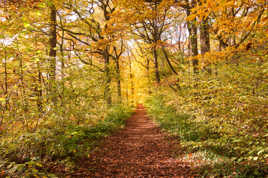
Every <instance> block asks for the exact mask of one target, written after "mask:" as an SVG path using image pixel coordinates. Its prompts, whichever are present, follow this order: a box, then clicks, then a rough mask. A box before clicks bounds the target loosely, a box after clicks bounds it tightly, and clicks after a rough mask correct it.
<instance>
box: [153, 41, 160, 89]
mask: <svg viewBox="0 0 268 178" xmlns="http://www.w3.org/2000/svg"><path fill="white" fill-rule="evenodd" d="M153 55H154V68H155V78H156V82H157V83H158V84H159V83H160V74H159V66H158V55H157V51H156V46H154V47H153Z"/></svg>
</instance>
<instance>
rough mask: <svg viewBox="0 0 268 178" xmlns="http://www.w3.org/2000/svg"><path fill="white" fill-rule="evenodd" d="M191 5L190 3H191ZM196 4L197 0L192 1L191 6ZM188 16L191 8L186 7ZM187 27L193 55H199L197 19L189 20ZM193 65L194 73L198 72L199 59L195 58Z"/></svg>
mask: <svg viewBox="0 0 268 178" xmlns="http://www.w3.org/2000/svg"><path fill="white" fill-rule="evenodd" d="M189 6H190V5H189ZM194 6H195V1H192V4H191V7H194ZM186 14H187V17H188V16H190V15H191V8H190V7H189V8H187V9H186ZM187 27H188V32H189V39H190V43H191V52H192V54H191V55H192V56H197V55H198V44H197V26H196V19H194V20H192V21H191V22H189V21H187ZM193 67H194V73H195V74H197V73H198V60H197V59H193Z"/></svg>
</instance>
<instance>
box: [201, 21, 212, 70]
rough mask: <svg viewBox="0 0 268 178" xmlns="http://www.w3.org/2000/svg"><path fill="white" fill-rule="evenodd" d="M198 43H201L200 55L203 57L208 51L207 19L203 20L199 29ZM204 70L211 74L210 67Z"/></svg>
mask: <svg viewBox="0 0 268 178" xmlns="http://www.w3.org/2000/svg"><path fill="white" fill-rule="evenodd" d="M200 43H201V54H202V56H203V57H204V54H205V53H207V52H209V51H210V35H209V24H208V19H203V20H202V23H201V27H200ZM205 70H206V71H207V72H208V73H209V74H211V73H212V70H211V65H208V66H207V67H205Z"/></svg>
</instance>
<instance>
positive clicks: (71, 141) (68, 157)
mask: <svg viewBox="0 0 268 178" xmlns="http://www.w3.org/2000/svg"><path fill="white" fill-rule="evenodd" d="M130 115H131V109H130V108H128V107H123V106H115V107H112V108H111V109H110V110H109V111H108V114H107V115H106V117H105V118H104V119H101V120H98V122H97V123H96V124H94V125H77V124H74V123H72V122H66V123H65V124H62V125H60V126H59V125H56V124H55V125H54V126H53V127H51V125H53V124H51V123H50V124H49V125H40V127H39V129H38V130H36V131H35V132H21V133H17V134H13V135H8V134H5V135H2V137H0V177H33V176H35V177H57V176H56V175H54V174H52V173H51V170H50V169H51V168H52V167H53V166H55V165H57V164H62V165H63V166H64V167H65V169H68V170H70V171H71V170H72V169H74V168H75V162H76V161H79V159H81V158H83V157H87V156H89V155H90V152H91V151H92V150H93V149H94V147H95V146H96V145H97V144H98V142H99V141H100V140H101V139H102V138H104V137H106V136H108V135H109V134H111V133H112V132H113V131H115V130H116V129H119V128H121V127H123V126H124V123H125V120H126V119H127V118H128V117H129V116H130ZM52 122H53V121H52ZM52 172H53V170H52Z"/></svg>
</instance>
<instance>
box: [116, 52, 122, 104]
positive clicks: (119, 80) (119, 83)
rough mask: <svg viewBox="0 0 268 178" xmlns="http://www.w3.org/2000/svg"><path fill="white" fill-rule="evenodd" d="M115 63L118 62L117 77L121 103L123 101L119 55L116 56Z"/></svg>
mask: <svg viewBox="0 0 268 178" xmlns="http://www.w3.org/2000/svg"><path fill="white" fill-rule="evenodd" d="M115 64H116V78H117V96H118V99H119V103H121V102H122V94H121V76H120V64H119V57H116V60H115Z"/></svg>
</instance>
